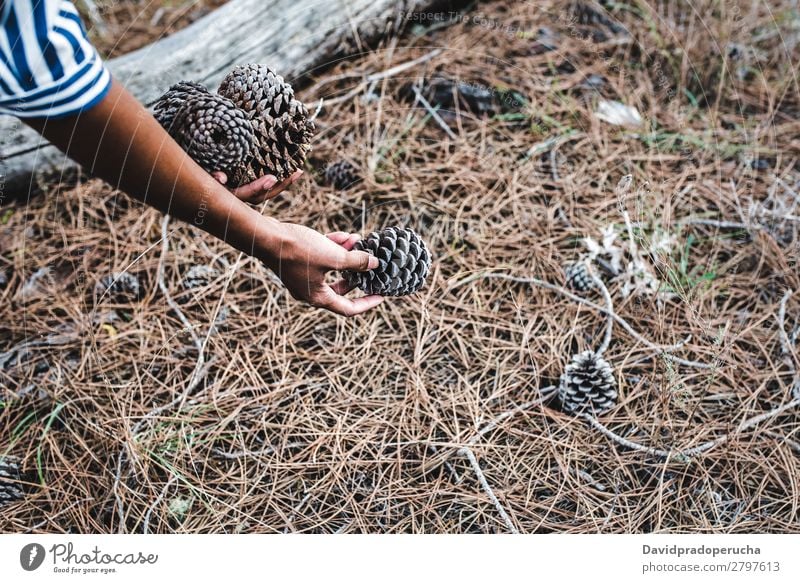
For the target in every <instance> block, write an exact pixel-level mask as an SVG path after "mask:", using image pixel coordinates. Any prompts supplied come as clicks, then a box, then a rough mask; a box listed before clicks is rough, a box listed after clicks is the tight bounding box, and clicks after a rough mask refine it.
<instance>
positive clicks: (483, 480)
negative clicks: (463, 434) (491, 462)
mask: <svg viewBox="0 0 800 583" xmlns="http://www.w3.org/2000/svg"><path fill="white" fill-rule="evenodd" d="M458 453H459V454H460V455H463V456H465V457H466V458H467V459H468V460H469V463H470V464H472V469H473V470H475V474H476V475H477V476H478V481H479V482H480V483H481V486H483V490H484V492H486V495H487V496H488V497H489V499H490V500H491V501H492V504H494V507H495V508H496V509H497V512H498V514H500V517H501V518H502V519H503V522H505V523H506V526H507V527H508V530H510V531H511V532H512V533H513V534H519V529H517V527H516V526H514V523H513V522H512V521H511V518H510V517H509V516H508V513H507V512H506V509H505V508H503V505H502V504H501V503H500V500H498V499H497V496H495V494H494V490H492V487H491V486H490V485H489V482H488V481H487V480H486V476H485V475H484V473H483V470H481V466H480V464H479V463H478V459H477V458H476V457H475V454H474V453H473V452H472V450H471V449H469V448H468V447H462V448H461V449H459V450H458Z"/></svg>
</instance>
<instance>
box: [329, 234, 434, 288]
mask: <svg viewBox="0 0 800 583" xmlns="http://www.w3.org/2000/svg"><path fill="white" fill-rule="evenodd" d="M353 249H355V250H358V251H366V252H367V253H370V254H371V255H375V256H376V257H378V259H379V260H380V265H379V266H378V267H376V268H375V269H373V270H371V271H364V272H358V271H345V272H344V273H343V274H342V275H343V277H344V278H345V280H347V282H348V283H349V284H350V285H351V286H354V287H358V288H359V289H361V290H362V291H363V292H365V293H367V294H379V295H382V296H404V295H408V294H412V293H414V292H415V291H417V290H419V289H420V288H421V287H422V286H423V285H424V284H425V278H426V277H427V276H428V270H429V269H430V266H431V256H430V252H429V251H428V247H427V246H426V245H425V242H424V241H423V240H422V239H420V237H419V235H417V234H416V233H415V232H414V231H413V230H411V229H400V228H397V227H389V228H388V229H384V230H383V231H376V232H374V233H370V234H369V236H368V237H366V238H365V239H361V240H360V241H358V242H357V243H356V244H355V246H354V247H353Z"/></svg>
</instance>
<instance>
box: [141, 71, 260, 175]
mask: <svg viewBox="0 0 800 583" xmlns="http://www.w3.org/2000/svg"><path fill="white" fill-rule="evenodd" d="M154 115H155V118H156V120H158V122H159V123H160V124H161V125H162V126H163V127H164V129H166V130H167V132H168V133H169V134H170V135H171V136H172V137H173V139H174V140H175V141H176V142H178V144H180V146H181V147H182V148H183V149H184V150H186V152H187V153H188V154H189V155H190V156H191V157H192V159H193V160H194V161H195V162H197V163H198V164H199V165H200V166H201V167H202V168H203V169H204V170H205V171H206V172H215V171H222V172H225V174H226V175H228V174H231V173H233V172H234V171H235V170H236V169H237V168H241V167H242V166H244V165H245V164H246V163H247V162H248V161H249V160H250V158H251V157H252V154H253V151H254V150H255V149H256V137H255V132H254V130H253V124H252V123H251V122H250V119H249V118H248V116H247V114H246V113H245V112H244V111H242V110H241V109H239V108H238V107H236V105H234V103H233V102H232V101H231V100H230V99H227V98H225V97H222V96H221V95H216V94H214V93H210V92H209V91H208V89H206V88H205V87H204V86H203V85H201V84H199V83H189V82H181V83H178V84H176V85H173V86H172V87H170V89H169V91H167V92H166V93H165V94H164V95H162V96H161V97H160V98H159V99H158V101H157V102H156V104H155V107H154Z"/></svg>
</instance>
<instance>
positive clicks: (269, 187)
mask: <svg viewBox="0 0 800 583" xmlns="http://www.w3.org/2000/svg"><path fill="white" fill-rule="evenodd" d="M211 175H212V176H213V177H214V178H215V179H216V180H217V182H219V183H220V184H226V183H227V182H228V177H227V176H226V175H225V173H224V172H212V173H211ZM302 175H303V171H302V170H297V171H296V172H295V173H294V174H292V175H291V176H289V178H285V179H284V180H281V181H280V182H278V179H277V178H275V177H274V176H272V175H271V174H267V175H265V176H262V177H261V178H258V179H256V180H254V181H253V182H251V183H250V184H243V185H242V186H239V187H237V188H233V189H231V192H232V193H233V194H234V195H235V196H236V198H238V199H239V200H243V201H244V202H249V203H250V204H258V203H260V202H264V201H265V200H267V199H268V198H274V197H276V196H278V195H279V194H280V193H281V192H283V191H284V190H285V189H286V188H288V187H289V185H291V184H293V183H295V182H296V181H297V180H298V179H299V178H300V177H301V176H302Z"/></svg>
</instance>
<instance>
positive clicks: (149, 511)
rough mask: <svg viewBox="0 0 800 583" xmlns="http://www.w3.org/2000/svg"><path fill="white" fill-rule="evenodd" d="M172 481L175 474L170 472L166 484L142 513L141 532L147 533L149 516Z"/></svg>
mask: <svg viewBox="0 0 800 583" xmlns="http://www.w3.org/2000/svg"><path fill="white" fill-rule="evenodd" d="M174 481H175V474H172V475H171V476H170V477H169V480H167V483H166V485H165V486H164V487H163V488H162V489H161V492H159V493H158V496H156V499H155V500H153V503H152V504H151V505H150V508H148V509H147V512H146V513H145V515H144V525H143V526H142V534H147V533H148V531H149V530H150V516H152V514H153V510H155V507H156V506H158V505H159V504H161V501H162V500H163V499H164V496H166V495H167V490H169V487H170V486H171V485H172V483H173V482H174Z"/></svg>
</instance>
